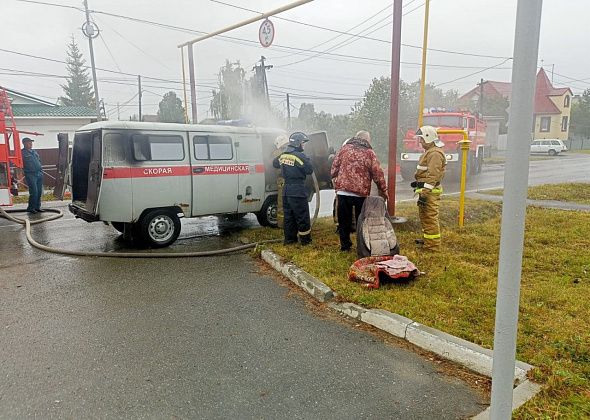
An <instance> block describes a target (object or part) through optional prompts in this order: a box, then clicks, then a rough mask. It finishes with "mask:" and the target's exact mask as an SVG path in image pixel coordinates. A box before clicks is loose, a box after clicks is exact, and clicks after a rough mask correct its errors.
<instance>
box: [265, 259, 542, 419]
mask: <svg viewBox="0 0 590 420" xmlns="http://www.w3.org/2000/svg"><path fill="white" fill-rule="evenodd" d="M261 255H262V259H263V260H264V261H266V262H267V263H268V264H269V265H270V266H272V267H273V268H274V269H275V270H276V271H278V272H279V273H281V274H283V275H284V276H285V277H287V278H288V279H289V280H291V281H292V282H293V283H295V284H297V285H298V286H299V287H301V288H302V289H304V290H305V291H306V292H308V293H309V294H310V295H312V296H313V297H315V298H316V299H317V300H319V301H320V302H328V306H329V307H330V308H331V309H333V310H335V311H336V312H339V313H341V314H343V315H346V316H348V317H350V318H353V319H356V320H358V321H361V322H364V323H366V324H369V325H372V326H374V327H375V328H378V329H380V330H382V331H385V332H388V333H389V334H391V335H394V336H396V337H399V338H403V339H404V340H407V341H409V342H410V343H412V344H414V345H415V346H417V347H420V348H422V349H424V350H427V351H429V352H432V353H435V354H437V355H439V356H441V357H443V358H445V359H447V360H451V361H453V362H455V363H458V364H460V365H461V366H465V367H466V368H468V369H471V370H473V371H474V372H477V373H479V374H481V375H484V376H487V377H491V376H492V364H493V351H492V350H489V349H486V348H483V347H481V346H478V345H477V344H474V343H471V342H469V341H467V340H463V339H461V338H459V337H455V336H453V335H450V334H447V333H445V332H443V331H439V330H437V329H434V328H430V327H428V326H426V325H422V324H420V323H418V322H415V321H413V320H411V319H409V318H406V317H404V316H401V315H398V314H395V313H391V312H388V311H385V310H383V309H366V308H363V307H362V306H359V305H356V304H354V303H350V302H344V303H339V302H330V301H331V300H332V299H333V298H334V297H335V293H334V292H333V291H332V290H331V289H330V288H329V287H328V286H326V285H325V284H324V283H322V282H321V281H319V280H318V279H316V278H315V277H313V276H311V275H310V274H308V273H306V272H305V271H303V270H302V269H300V268H299V267H297V266H296V265H294V264H292V263H285V262H283V261H282V259H281V257H279V256H278V255H277V254H275V253H274V252H272V251H270V250H263V251H262V253H261ZM533 367H534V366H531V365H529V364H528V363H524V362H521V361H519V360H517V361H516V367H515V369H514V379H515V381H516V382H517V383H518V386H517V387H516V388H515V389H514V402H513V410H514V409H516V408H518V407H520V406H521V405H522V404H524V403H525V402H527V401H528V400H529V399H531V398H532V397H533V396H535V394H537V393H538V392H539V391H540V390H541V386H540V385H537V384H535V383H533V382H531V381H529V380H527V379H526V375H527V373H528V372H529V371H530V370H531V369H532V368H533ZM486 413H487V414H486ZM488 417H489V408H488V409H486V410H485V411H483V412H482V413H480V414H478V415H477V416H476V417H475V418H476V419H487V418H488Z"/></svg>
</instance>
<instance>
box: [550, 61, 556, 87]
mask: <svg viewBox="0 0 590 420" xmlns="http://www.w3.org/2000/svg"><path fill="white" fill-rule="evenodd" d="M553 70H555V64H551V84H553Z"/></svg>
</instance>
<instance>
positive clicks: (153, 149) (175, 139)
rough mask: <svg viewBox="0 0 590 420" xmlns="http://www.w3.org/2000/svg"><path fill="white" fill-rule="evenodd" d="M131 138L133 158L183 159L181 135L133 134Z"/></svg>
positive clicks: (141, 159)
mask: <svg viewBox="0 0 590 420" xmlns="http://www.w3.org/2000/svg"><path fill="white" fill-rule="evenodd" d="M131 140H132V142H133V158H134V159H135V160H139V161H145V160H184V145H183V141H182V137H181V136H170V135H160V134H134V135H133V136H132V137H131Z"/></svg>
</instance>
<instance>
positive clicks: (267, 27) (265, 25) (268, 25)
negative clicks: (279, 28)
mask: <svg viewBox="0 0 590 420" xmlns="http://www.w3.org/2000/svg"><path fill="white" fill-rule="evenodd" d="M258 39H259V40H260V45H262V46H263V47H264V48H266V47H270V45H271V44H272V41H273V39H275V26H274V25H273V24H272V22H271V21H270V20H268V19H265V20H263V21H262V23H261V24H260V29H258Z"/></svg>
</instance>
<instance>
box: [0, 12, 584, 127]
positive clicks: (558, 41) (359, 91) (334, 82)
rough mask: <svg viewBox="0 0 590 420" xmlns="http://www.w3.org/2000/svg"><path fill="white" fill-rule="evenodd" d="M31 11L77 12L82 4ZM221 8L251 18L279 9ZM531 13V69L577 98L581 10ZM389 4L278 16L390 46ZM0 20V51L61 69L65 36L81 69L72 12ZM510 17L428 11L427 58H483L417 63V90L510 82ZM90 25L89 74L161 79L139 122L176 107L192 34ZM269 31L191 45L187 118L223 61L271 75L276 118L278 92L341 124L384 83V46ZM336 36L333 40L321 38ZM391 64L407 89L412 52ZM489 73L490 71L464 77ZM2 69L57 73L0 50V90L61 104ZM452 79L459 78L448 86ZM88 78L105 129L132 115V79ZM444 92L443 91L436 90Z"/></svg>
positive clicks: (410, 37) (182, 20)
mask: <svg viewBox="0 0 590 420" xmlns="http://www.w3.org/2000/svg"><path fill="white" fill-rule="evenodd" d="M43 1H45V2H48V3H55V4H61V5H67V6H75V7H82V0H43ZM223 1H224V2H226V3H231V4H234V5H239V6H242V7H247V8H249V9H253V10H257V11H262V12H265V11H269V10H271V9H274V8H277V7H279V6H282V5H284V4H287V3H289V2H290V0H249V1H243V0H242V1H239V0H223ZM423 3H424V0H413V1H412V0H404V9H403V13H404V16H403V21H402V42H403V43H404V44H408V45H414V46H420V45H421V44H422V30H423V29H422V24H423V19H424V7H423ZM543 3H544V4H543V20H542V25H541V42H540V51H539V59H540V60H543V61H542V64H543V65H544V67H545V68H546V70H547V71H548V73H549V74H550V73H551V70H552V66H554V75H553V77H554V85H556V86H569V87H571V88H572V90H573V91H574V93H580V92H581V91H582V90H584V89H586V88H589V87H590V54H589V53H588V52H589V46H590V45H589V44H590V41H589V40H590V29H588V25H587V23H586V20H587V19H588V17H590V1H589V0H545V1H544V2H543ZM391 4H392V1H391V0H367V1H358V0H315V1H313V2H311V3H308V4H305V5H303V6H300V7H299V8H297V9H294V10H291V11H287V12H284V13H283V14H281V15H279V16H280V17H284V18H289V19H293V20H297V21H300V22H305V23H308V24H311V25H317V26H322V27H326V28H330V29H335V30H339V31H349V30H351V29H352V28H353V27H354V29H352V33H359V32H361V31H362V32H361V33H362V34H366V35H367V36H369V37H372V38H378V39H381V40H390V39H391V16H390V14H391V12H392V7H391ZM89 7H90V9H94V10H96V11H100V12H108V13H111V14H116V15H120V16H126V17H132V18H139V19H145V20H150V21H154V22H159V23H163V24H167V25H173V26H178V27H183V28H190V29H192V30H195V31H203V32H211V31H214V30H217V29H220V28H223V27H225V26H228V25H231V24H234V23H237V22H239V21H241V20H244V19H246V18H249V17H252V16H254V15H255V13H252V12H249V11H245V10H239V9H237V8H233V7H230V6H227V5H223V4H218V3H215V2H212V1H210V0H167V1H161V0H158V1H155V0H141V1H140V0H124V1H123V0H89ZM379 11H381V13H378V12H379ZM0 16H2V25H0V40H1V41H0V48H1V49H6V50H12V51H17V52H21V53H25V54H30V55H36V56H42V57H47V58H51V59H56V60H65V58H66V44H67V43H68V41H69V39H70V37H71V36H73V37H74V38H75V39H76V41H77V42H78V44H79V46H80V49H81V50H82V52H83V53H84V55H85V58H86V59H87V61H88V63H89V62H90V60H89V54H88V42H87V40H86V39H85V38H84V36H83V35H82V33H81V31H80V26H81V24H82V23H83V22H84V20H85V18H84V15H83V13H82V12H81V11H79V10H75V9H68V8H60V7H55V6H47V5H41V4H32V3H27V2H23V1H18V0H0ZM371 16H373V17H372V18H371V19H369V20H367V19H368V18H370V17H371ZM515 17H516V0H431V6H430V25H429V47H430V48H433V49H442V50H448V51H454V52H459V53H468V54H478V55H487V56H493V57H477V56H472V55H461V54H450V53H444V52H436V51H429V53H428V63H429V64H432V65H433V66H429V67H428V69H427V73H426V79H427V81H428V82H432V83H434V84H437V85H438V84H441V88H442V89H445V90H447V89H457V90H459V92H460V93H464V92H466V91H467V90H469V89H471V88H472V87H474V86H475V84H476V83H477V82H478V81H479V79H480V78H484V79H486V80H498V81H510V75H511V72H510V66H511V61H510V60H508V61H506V62H504V61H505V59H504V58H501V57H510V56H511V55H512V49H513V36H514V24H515ZM93 19H94V21H95V22H96V24H97V25H98V26H99V28H100V30H101V32H100V33H101V36H100V37H99V38H98V39H96V40H95V44H94V45H95V54H96V65H97V67H99V68H102V69H109V70H115V71H121V72H124V73H130V74H141V75H142V76H145V77H156V78H163V79H169V80H170V81H169V82H162V81H154V80H149V79H144V81H143V84H144V89H145V92H144V99H143V103H144V114H155V113H156V111H157V104H158V102H159V101H160V99H161V96H162V95H163V94H164V93H165V92H167V91H169V90H175V91H176V92H177V94H178V95H179V96H180V97H182V88H181V84H180V83H179V82H180V80H181V77H182V73H181V65H180V51H179V49H178V48H177V45H178V44H179V43H182V42H185V41H188V40H190V39H193V38H195V37H196V36H198V35H197V34H190V33H186V32H181V31H175V30H171V29H165V28H161V27H157V26H154V25H148V24H145V23H138V22H133V21H130V20H128V19H123V18H120V17H114V16H108V15H105V14H98V13H97V14H93ZM271 20H272V21H273V23H274V25H275V30H276V36H275V39H274V44H273V46H271V47H270V48H263V47H261V46H260V45H259V44H258V27H259V24H260V23H259V22H258V23H253V24H250V25H248V26H246V27H243V28H240V29H237V30H234V31H232V32H231V33H228V34H227V35H229V36H231V37H235V38H240V39H242V40H244V41H236V40H229V41H228V40H223V39H220V38H212V39H208V40H205V41H203V42H201V43H199V44H196V46H195V61H196V77H197V83H199V84H200V85H202V86H199V88H198V104H199V107H198V111H199V119H200V118H202V117H204V116H205V115H206V114H207V111H208V108H209V98H210V97H211V86H214V85H215V84H216V80H217V72H218V71H219V68H220V66H221V65H222V64H223V63H224V61H225V59H229V60H231V61H232V62H233V61H240V63H241V64H242V66H243V67H244V68H245V69H246V70H247V71H248V72H250V71H251V69H252V67H253V66H254V64H255V63H256V61H257V60H259V59H260V56H261V55H264V56H265V57H266V58H267V64H272V65H273V66H274V67H273V68H272V69H271V70H269V72H268V81H269V88H270V89H271V94H272V97H271V102H272V103H273V105H274V106H276V107H278V108H279V109H283V110H285V94H284V93H285V92H290V93H292V94H293V95H294V96H293V99H292V103H293V105H294V106H296V107H298V106H299V105H300V103H301V102H313V103H315V105H316V110H325V111H327V112H331V113H346V112H348V111H349V110H350V107H351V105H352V104H353V102H354V100H355V98H360V97H361V96H362V95H363V93H364V91H365V90H366V89H367V87H368V85H369V83H370V81H371V79H372V78H374V77H380V76H383V75H389V72H390V67H389V64H388V63H387V62H386V61H388V60H389V59H390V57H391V46H390V44H389V43H385V42H379V41H376V40H367V39H359V38H354V37H350V36H349V35H340V36H338V35H339V34H338V33H335V32H330V31H327V30H324V29H317V28H313V27H309V26H304V25H300V24H297V23H293V22H288V21H284V20H280V19H278V18H277V17H275V18H271ZM365 20H366V22H364V23H363V21H365ZM359 24H360V25H359ZM357 25H358V26H357ZM355 26H356V27H355ZM380 27H381V29H378V28H380ZM376 29H377V30H376ZM373 31H374V32H373ZM336 36H338V37H337V38H336V39H332V38H334V37H336ZM331 39H332V40H331ZM318 44H321V45H319V46H318ZM340 44H342V45H340ZM293 47H295V48H299V49H305V50H309V49H311V50H317V51H326V50H328V49H330V50H331V51H330V53H331V54H339V55H329V54H323V55H315V56H312V57H313V58H310V55H309V53H301V52H300V51H298V50H294V49H292V48H293ZM332 47H338V48H334V49H332ZM343 56H344V57H343ZM350 56H356V57H364V58H370V59H375V60H374V61H369V60H366V59H361V58H351V57H350ZM401 60H402V62H404V63H408V64H402V67H401V77H402V79H404V80H406V81H415V80H417V79H418V78H419V75H420V68H419V66H418V65H415V64H411V63H419V62H420V60H421V51H420V49H418V48H412V47H410V46H406V47H402V52H401ZM436 65H444V66H455V67H437V66H436ZM539 65H541V61H540V62H539ZM491 66H497V68H495V69H491V70H486V71H484V72H481V73H478V74H474V75H471V76H469V77H464V76H467V75H469V74H471V73H474V72H478V71H480V70H482V69H484V68H486V67H491ZM14 70H17V71H22V70H25V71H33V72H40V73H45V74H50V75H65V74H66V70H65V65H63V64H60V63H55V62H50V61H43V60H39V59H34V58H28V57H24V56H19V55H15V54H10V53H7V52H2V51H0V85H2V86H6V87H8V88H12V89H15V90H19V91H22V92H26V93H28V94H31V95H35V96H39V97H41V98H43V99H46V100H50V101H52V102H54V101H55V100H56V98H57V97H58V96H60V95H61V94H62V93H63V92H62V89H61V88H60V86H59V84H60V83H63V81H62V80H61V79H58V78H55V77H27V76H23V75H22V74H14V72H13V71H14ZM10 73H12V74H10ZM550 77H551V75H550ZM457 78H461V79H460V80H457V81H452V80H453V79H457ZM98 79H99V93H100V96H101V98H102V99H103V100H104V101H105V103H106V110H107V113H108V114H109V116H110V118H117V106H116V105H117V103H120V104H121V107H120V110H121V112H120V114H121V118H122V119H127V118H128V116H129V115H131V114H133V113H137V98H135V99H131V98H133V96H134V95H135V94H136V93H137V87H136V85H135V84H136V80H135V79H134V78H133V77H131V76H126V75H121V74H116V73H108V72H104V71H99V72H98ZM572 79H577V81H574V80H572ZM449 81H452V82H450V83H445V82H449ZM296 95H300V96H315V97H319V98H314V99H312V98H303V97H297V96H296ZM336 98H338V99H343V100H337V99H336Z"/></svg>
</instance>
